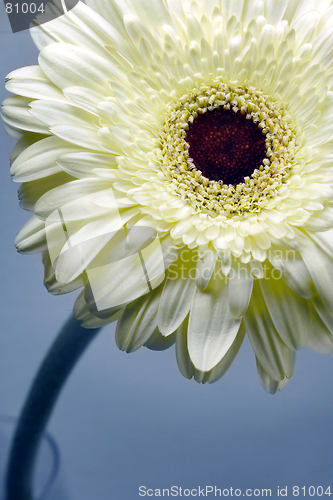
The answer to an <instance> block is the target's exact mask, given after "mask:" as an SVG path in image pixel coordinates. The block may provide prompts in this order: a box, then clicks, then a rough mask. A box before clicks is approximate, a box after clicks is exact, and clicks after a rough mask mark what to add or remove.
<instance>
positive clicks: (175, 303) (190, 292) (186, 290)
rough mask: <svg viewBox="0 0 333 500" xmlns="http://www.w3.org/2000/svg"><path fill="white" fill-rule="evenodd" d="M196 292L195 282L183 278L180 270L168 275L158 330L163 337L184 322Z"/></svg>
mask: <svg viewBox="0 0 333 500" xmlns="http://www.w3.org/2000/svg"><path fill="white" fill-rule="evenodd" d="M174 274H178V276H174ZM195 290H196V286H195V281H194V280H193V279H191V278H190V277H182V276H181V272H180V269H177V268H175V270H174V271H171V272H170V273H169V274H168V277H167V279H166V282H165V285H164V288H163V292H162V297H161V301H160V305H159V309H158V328H159V330H160V332H161V333H162V335H164V336H168V335H170V334H171V333H173V332H174V331H175V330H176V329H177V328H178V327H179V326H180V325H181V323H182V322H183V321H184V319H185V318H186V316H187V315H188V313H189V311H190V308H191V304H192V301H193V297H194V293H195Z"/></svg>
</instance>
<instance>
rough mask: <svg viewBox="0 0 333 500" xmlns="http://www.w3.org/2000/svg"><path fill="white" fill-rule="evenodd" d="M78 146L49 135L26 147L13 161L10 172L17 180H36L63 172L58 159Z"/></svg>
mask: <svg viewBox="0 0 333 500" xmlns="http://www.w3.org/2000/svg"><path fill="white" fill-rule="evenodd" d="M75 150H76V147H75V146H73V145H72V144H70V143H68V142H66V141H63V140H61V139H59V138H58V137H47V138H46V139H42V140H41V141H38V142H36V143H34V144H32V145H31V146H30V147H28V148H26V149H25V150H24V151H23V152H22V153H21V154H20V155H19V156H18V157H17V159H16V160H15V161H14V162H13V163H12V166H11V169H10V172H11V174H12V176H14V179H13V180H14V181H16V182H27V181H34V180H36V179H40V178H43V177H47V176H49V175H53V174H56V173H58V172H61V168H60V167H59V166H58V165H57V163H56V160H57V159H58V158H59V156H61V155H64V154H65V153H69V152H74V151H75Z"/></svg>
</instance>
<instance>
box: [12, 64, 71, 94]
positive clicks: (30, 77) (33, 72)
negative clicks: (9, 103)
mask: <svg viewBox="0 0 333 500" xmlns="http://www.w3.org/2000/svg"><path fill="white" fill-rule="evenodd" d="M5 87H6V89H7V90H8V91H9V92H12V93H13V94H18V95H22V96H24V97H29V98H31V99H48V100H55V101H65V100H66V99H65V98H64V96H63V94H62V92H61V91H60V90H59V89H58V88H57V87H56V86H55V85H53V83H51V82H50V80H48V78H46V76H45V74H44V73H43V71H42V70H41V69H40V67H39V66H27V67H25V68H20V69H17V70H16V71H12V73H9V75H8V76H7V77H6V83H5Z"/></svg>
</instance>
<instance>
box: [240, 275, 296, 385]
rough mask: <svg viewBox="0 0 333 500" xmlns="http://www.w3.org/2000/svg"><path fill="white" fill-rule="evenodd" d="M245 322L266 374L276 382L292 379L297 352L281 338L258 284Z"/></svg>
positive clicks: (255, 285) (254, 289) (255, 286)
mask: <svg viewBox="0 0 333 500" xmlns="http://www.w3.org/2000/svg"><path fill="white" fill-rule="evenodd" d="M243 320H244V324H245V328H246V331H247V334H248V336H249V339H250V342H251V344H252V347H253V350H254V352H255V355H256V356H257V358H258V360H259V362H260V364H261V366H262V367H263V369H264V370H265V372H266V373H267V374H268V375H269V376H270V377H271V378H272V379H274V380H276V381H279V380H283V379H284V378H285V377H288V378H290V377H291V375H292V373H293V370H294V363H295V352H294V351H292V350H291V349H289V348H288V347H287V346H286V344H285V343H284V342H282V340H281V338H280V337H279V334H278V332H277V331H276V329H275V326H274V325H273V323H272V320H271V317H270V315H269V313H268V310H267V306H266V304H265V300H264V298H263V296H262V293H261V291H260V286H259V284H258V283H255V284H254V287H253V294H252V299H251V301H250V304H249V307H248V309H247V311H246V313H245V315H244V317H243Z"/></svg>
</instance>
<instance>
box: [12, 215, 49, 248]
mask: <svg viewBox="0 0 333 500" xmlns="http://www.w3.org/2000/svg"><path fill="white" fill-rule="evenodd" d="M15 247H16V249H17V251H18V252H20V253H35V252H41V251H43V250H46V249H47V242H46V234H45V222H44V221H42V220H40V219H38V217H36V216H35V215H34V216H33V217H32V218H31V219H29V220H28V222H26V223H25V224H24V226H23V227H22V228H21V229H20V231H19V233H18V235H17V236H16V238H15Z"/></svg>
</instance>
